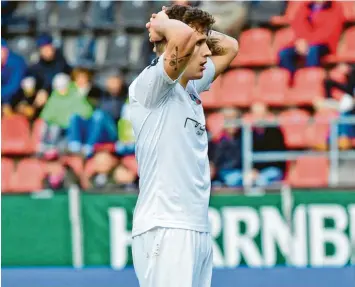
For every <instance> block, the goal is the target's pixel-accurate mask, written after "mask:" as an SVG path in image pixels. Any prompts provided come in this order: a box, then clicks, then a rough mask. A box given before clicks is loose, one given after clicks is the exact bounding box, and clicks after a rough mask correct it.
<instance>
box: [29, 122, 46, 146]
mask: <svg viewBox="0 0 355 287" xmlns="http://www.w3.org/2000/svg"><path fill="white" fill-rule="evenodd" d="M43 124H44V122H43V120H42V119H37V120H35V122H34V123H33V127H32V134H31V146H32V148H31V150H32V151H34V152H35V151H36V150H37V147H38V146H39V144H40V142H41V136H42V130H43Z"/></svg>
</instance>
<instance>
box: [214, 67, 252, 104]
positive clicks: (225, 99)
mask: <svg viewBox="0 0 355 287" xmlns="http://www.w3.org/2000/svg"><path fill="white" fill-rule="evenodd" d="M254 87H255V73H254V72H253V71H252V70H247V69H240V70H231V71H229V72H227V73H226V74H224V75H223V78H222V88H221V94H220V99H221V103H222V104H223V106H240V107H247V106H249V105H250V103H251V100H252V95H253V91H254Z"/></svg>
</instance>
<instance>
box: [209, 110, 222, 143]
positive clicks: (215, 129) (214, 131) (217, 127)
mask: <svg viewBox="0 0 355 287" xmlns="http://www.w3.org/2000/svg"><path fill="white" fill-rule="evenodd" d="M206 127H207V130H208V132H209V133H210V135H211V137H212V140H217V139H218V138H219V137H220V135H221V133H222V131H223V129H224V116H223V114H222V113H212V114H209V115H208V116H207V119H206Z"/></svg>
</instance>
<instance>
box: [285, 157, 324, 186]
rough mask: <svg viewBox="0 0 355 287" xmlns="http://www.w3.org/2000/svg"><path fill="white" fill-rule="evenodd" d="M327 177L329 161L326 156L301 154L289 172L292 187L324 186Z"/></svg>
mask: <svg viewBox="0 0 355 287" xmlns="http://www.w3.org/2000/svg"><path fill="white" fill-rule="evenodd" d="M328 177H329V162H328V159H327V158H326V157H315V156H302V157H299V158H298V159H297V160H296V163H295V166H294V168H293V170H291V172H290V174H289V182H290V184H291V185H292V186H293V187H326V186H327V185H328Z"/></svg>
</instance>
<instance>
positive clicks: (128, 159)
mask: <svg viewBox="0 0 355 287" xmlns="http://www.w3.org/2000/svg"><path fill="white" fill-rule="evenodd" d="M121 162H122V164H123V165H124V166H125V167H126V168H128V169H129V170H130V171H132V172H134V173H135V174H138V164H137V160H136V157H135V156H134V155H128V156H125V157H123V158H122V161H121Z"/></svg>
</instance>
